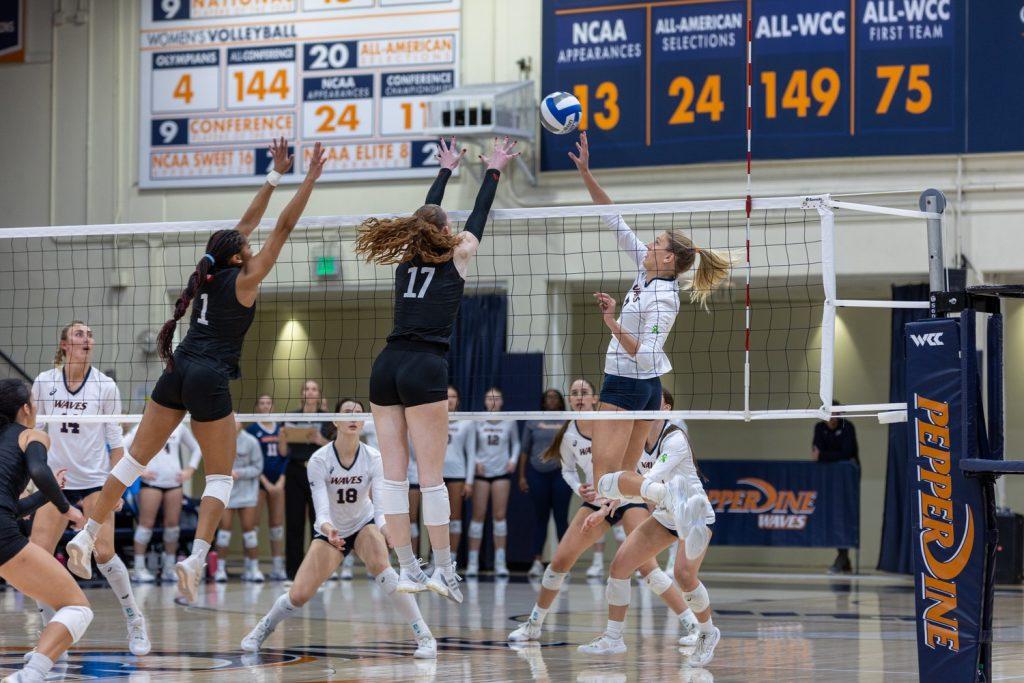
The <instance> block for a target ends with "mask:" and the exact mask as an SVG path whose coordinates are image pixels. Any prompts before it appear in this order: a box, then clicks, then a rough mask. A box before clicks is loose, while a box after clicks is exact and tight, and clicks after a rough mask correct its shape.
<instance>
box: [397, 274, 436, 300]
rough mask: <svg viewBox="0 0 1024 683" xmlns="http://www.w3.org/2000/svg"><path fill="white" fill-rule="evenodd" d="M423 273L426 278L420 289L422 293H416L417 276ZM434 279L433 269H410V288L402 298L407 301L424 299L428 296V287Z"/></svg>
mask: <svg viewBox="0 0 1024 683" xmlns="http://www.w3.org/2000/svg"><path fill="white" fill-rule="evenodd" d="M420 273H423V275H424V276H425V278H424V280H423V286H422V287H420V291H419V292H417V291H416V276H417V275H419V274H420ZM433 279H434V269H433V268H418V267H414V268H410V269H409V288H408V289H406V290H405V294H403V295H402V296H403V297H405V298H406V299H422V298H423V297H424V296H426V294H427V287H429V286H430V281H431V280H433Z"/></svg>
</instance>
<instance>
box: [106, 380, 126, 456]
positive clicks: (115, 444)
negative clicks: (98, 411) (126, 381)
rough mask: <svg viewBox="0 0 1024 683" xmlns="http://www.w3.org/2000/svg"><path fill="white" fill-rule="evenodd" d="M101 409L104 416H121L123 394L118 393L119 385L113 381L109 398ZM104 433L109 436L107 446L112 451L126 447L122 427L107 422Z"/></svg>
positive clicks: (108, 391)
mask: <svg viewBox="0 0 1024 683" xmlns="http://www.w3.org/2000/svg"><path fill="white" fill-rule="evenodd" d="M101 408H102V409H103V414H104V415H120V414H121V392H120V391H118V389H117V385H116V384H114V382H113V380H111V382H110V388H109V389H108V390H107V398H106V400H105V401H103V405H102V406H101ZM103 431H104V432H105V434H106V436H107V446H108V447H109V448H110V449H111V450H113V449H115V448H122V447H123V446H124V432H123V431H122V430H121V425H119V424H118V423H116V422H107V423H104V425H103Z"/></svg>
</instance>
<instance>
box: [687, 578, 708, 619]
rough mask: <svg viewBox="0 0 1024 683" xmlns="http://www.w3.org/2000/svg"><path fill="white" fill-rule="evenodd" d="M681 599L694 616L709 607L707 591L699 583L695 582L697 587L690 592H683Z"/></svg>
mask: <svg viewBox="0 0 1024 683" xmlns="http://www.w3.org/2000/svg"><path fill="white" fill-rule="evenodd" d="M683 598H684V599H685V600H686V604H687V605H688V606H689V608H690V609H691V610H693V613H694V614H700V613H701V612H703V611H704V610H706V609H707V608H708V607H710V606H711V597H710V596H709V595H708V589H707V588H705V587H704V584H703V583H701V582H700V581H698V582H697V587H696V588H694V589H693V590H692V591H690V592H686V591H684V592H683Z"/></svg>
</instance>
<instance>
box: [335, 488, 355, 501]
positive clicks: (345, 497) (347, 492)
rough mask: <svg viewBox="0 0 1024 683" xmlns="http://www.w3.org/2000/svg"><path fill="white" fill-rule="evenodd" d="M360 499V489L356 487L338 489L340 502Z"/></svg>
mask: <svg viewBox="0 0 1024 683" xmlns="http://www.w3.org/2000/svg"><path fill="white" fill-rule="evenodd" d="M357 500H359V491H357V490H355V489H338V504H342V503H354V502H356V501H357Z"/></svg>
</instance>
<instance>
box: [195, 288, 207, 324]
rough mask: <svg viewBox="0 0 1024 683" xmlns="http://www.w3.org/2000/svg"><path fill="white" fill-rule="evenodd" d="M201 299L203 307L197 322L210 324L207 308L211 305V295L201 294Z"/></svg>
mask: <svg viewBox="0 0 1024 683" xmlns="http://www.w3.org/2000/svg"><path fill="white" fill-rule="evenodd" d="M199 300H200V301H202V302H203V308H202V309H201V310H200V311H199V317H198V318H196V322H197V323H199V324H201V325H209V324H210V321H209V320H207V319H206V309H207V308H209V307H210V295H209V294H206V293H204V294H200V295H199Z"/></svg>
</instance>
